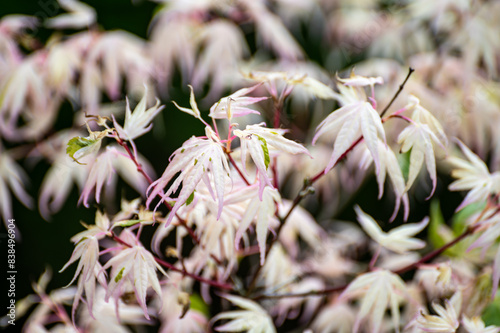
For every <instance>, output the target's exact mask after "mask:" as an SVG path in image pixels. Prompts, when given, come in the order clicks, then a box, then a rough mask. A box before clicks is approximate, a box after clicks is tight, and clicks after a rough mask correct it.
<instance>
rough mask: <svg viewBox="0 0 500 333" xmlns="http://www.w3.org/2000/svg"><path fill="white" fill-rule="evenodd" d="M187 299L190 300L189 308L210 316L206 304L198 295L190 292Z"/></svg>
mask: <svg viewBox="0 0 500 333" xmlns="http://www.w3.org/2000/svg"><path fill="white" fill-rule="evenodd" d="M189 301H190V302H191V309H193V310H196V311H198V312H200V313H203V314H204V315H205V316H207V317H210V311H209V308H208V305H207V304H206V303H205V302H204V301H203V299H202V298H201V297H200V295H198V294H192V295H191V296H189Z"/></svg>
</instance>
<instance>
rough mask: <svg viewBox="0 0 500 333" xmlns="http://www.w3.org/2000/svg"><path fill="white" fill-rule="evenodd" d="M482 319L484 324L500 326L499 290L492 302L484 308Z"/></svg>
mask: <svg viewBox="0 0 500 333" xmlns="http://www.w3.org/2000/svg"><path fill="white" fill-rule="evenodd" d="M482 319H483V321H484V323H485V324H486V326H489V325H495V326H500V292H497V294H496V296H495V299H494V300H493V302H492V303H490V304H489V305H488V306H487V307H486V308H485V309H484V311H483V315H482Z"/></svg>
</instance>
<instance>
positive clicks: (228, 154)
mask: <svg viewBox="0 0 500 333" xmlns="http://www.w3.org/2000/svg"><path fill="white" fill-rule="evenodd" d="M226 155H227V157H228V158H229V162H231V164H232V165H233V167H234V168H235V169H236V171H238V174H239V175H240V177H241V179H243V181H244V182H245V184H247V185H248V186H250V182H249V181H248V180H247V178H246V177H245V175H244V174H243V172H242V171H241V170H240V168H239V167H238V165H237V164H236V161H235V160H234V158H233V157H232V156H231V153H230V152H229V151H227V150H226Z"/></svg>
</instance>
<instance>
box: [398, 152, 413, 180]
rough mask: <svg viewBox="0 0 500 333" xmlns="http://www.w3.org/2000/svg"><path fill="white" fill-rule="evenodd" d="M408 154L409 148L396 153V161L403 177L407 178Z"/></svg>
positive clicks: (408, 171) (408, 169)
mask: <svg viewBox="0 0 500 333" xmlns="http://www.w3.org/2000/svg"><path fill="white" fill-rule="evenodd" d="M410 154H411V149H410V150H409V151H407V152H406V153H403V154H399V155H398V162H399V166H400V168H401V172H402V173H403V177H404V178H405V179H406V180H408V174H409V173H410Z"/></svg>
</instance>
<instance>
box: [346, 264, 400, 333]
mask: <svg viewBox="0 0 500 333" xmlns="http://www.w3.org/2000/svg"><path fill="white" fill-rule="evenodd" d="M404 294H407V290H406V285H405V283H404V281H403V280H401V278H400V277H399V276H398V275H396V274H393V273H391V272H389V271H386V270H377V271H374V272H370V273H365V274H361V275H359V276H358V277H357V278H356V279H354V280H353V281H352V282H351V283H350V284H349V286H348V287H347V289H346V290H344V292H343V293H342V294H341V296H340V300H345V299H347V298H354V297H356V298H361V307H360V309H359V312H358V315H357V317H356V321H355V323H354V328H353V332H355V333H356V332H358V330H359V325H360V324H361V321H363V320H365V319H366V318H369V319H370V323H371V326H372V330H371V331H372V332H373V333H375V332H380V327H381V325H382V319H383V317H384V313H385V310H386V308H387V307H388V306H390V308H391V314H392V321H393V323H394V329H395V331H396V332H399V318H400V314H399V303H400V300H401V298H402V297H401V296H402V295H404Z"/></svg>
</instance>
